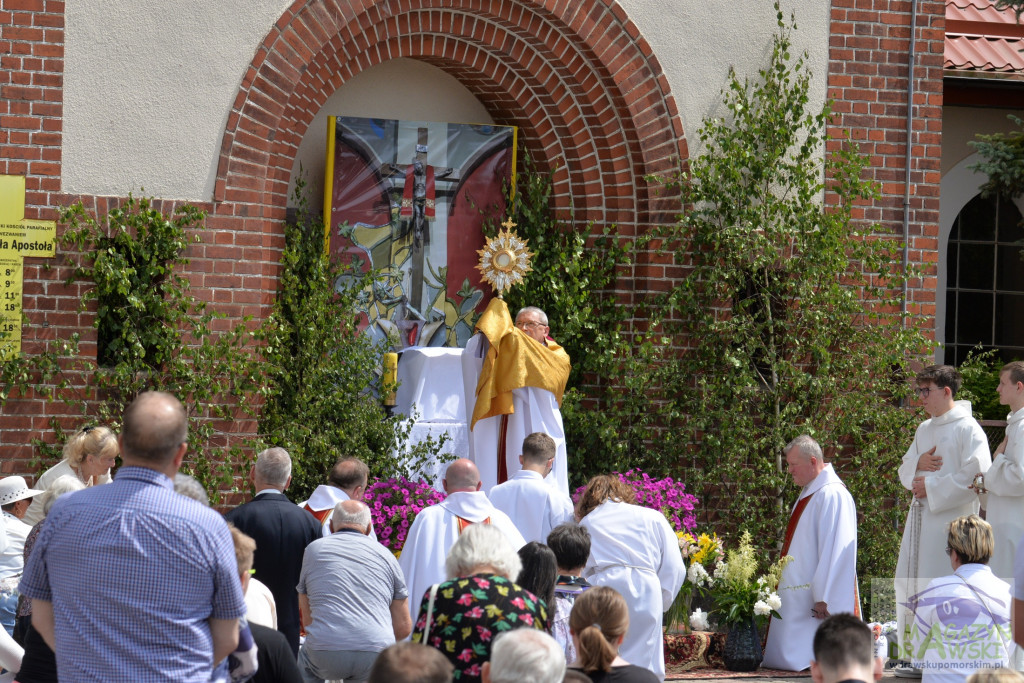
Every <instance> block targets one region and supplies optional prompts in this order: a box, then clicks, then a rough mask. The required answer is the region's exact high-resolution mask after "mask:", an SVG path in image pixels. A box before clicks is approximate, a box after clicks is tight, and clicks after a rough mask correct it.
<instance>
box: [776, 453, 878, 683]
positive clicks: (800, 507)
mask: <svg viewBox="0 0 1024 683" xmlns="http://www.w3.org/2000/svg"><path fill="white" fill-rule="evenodd" d="M784 452H785V454H786V465H787V468H788V470H789V474H790V476H791V477H792V478H793V483H794V484H796V485H797V486H800V487H802V489H801V491H800V496H799V497H798V498H797V501H796V503H795V504H794V505H793V511H792V512H791V513H790V518H789V524H788V526H787V527H786V537H785V539H784V540H783V543H782V554H783V555H789V556H791V557H792V558H793V559H792V561H790V563H789V564H788V565H786V568H785V569H783V571H782V578H781V580H780V581H779V590H778V593H779V597H780V598H782V607H781V608H780V609H779V615H780V616H781V617H782V618H781V619H772V620H771V622H770V623H769V625H768V641H767V642H766V643H765V647H764V662H763V663H762V665H763V666H766V667H768V668H771V669H782V670H784V671H802V670H803V669H806V668H807V667H809V666H810V665H811V660H812V659H813V658H814V647H813V645H814V632H815V630H816V629H817V627H818V626H819V625H820V624H821V620H822V619H825V618H826V617H828V616H829V614H840V613H844V612H848V613H851V614H855V615H859V614H860V601H859V600H858V596H857V507H856V505H855V504H854V502H853V496H851V495H850V492H849V491H847V490H846V486H845V485H844V484H843V482H842V481H840V480H839V477H838V476H836V473H835V471H834V470H833V469H832V465H831V463H826V462H825V459H824V456H823V454H822V452H821V446H819V445H818V443H817V442H816V441H815V440H814V439H812V438H811V437H810V436H807V435H803V436H798V437H797V438H795V439H793V440H792V441H791V442H789V444H787V445H786V448H785V450H784Z"/></svg>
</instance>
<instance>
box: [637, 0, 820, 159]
mask: <svg viewBox="0 0 1024 683" xmlns="http://www.w3.org/2000/svg"><path fill="white" fill-rule="evenodd" d="M619 4H621V5H622V8H623V9H625V10H626V12H627V14H628V15H629V16H630V18H631V19H632V20H633V22H634V23H635V24H636V25H637V28H639V29H640V32H641V33H642V34H643V36H644V37H645V38H646V39H647V42H648V43H650V45H651V49H652V50H653V51H654V54H655V55H657V57H658V61H659V62H660V63H661V68H662V69H663V70H664V72H665V77H666V78H667V79H668V82H669V84H670V86H671V88H672V94H673V96H674V97H675V100H676V105H677V106H678V107H679V116H680V118H681V119H682V122H683V132H684V133H685V135H686V141H687V144H688V146H689V152H690V155H691V156H696V155H698V154H700V152H701V151H702V150H701V149H700V147H699V145H698V140H697V130H698V129H699V128H700V126H701V122H702V121H704V119H706V118H708V117H711V116H721V115H723V114H724V113H725V110H724V108H723V107H722V105H721V101H722V97H721V92H722V88H723V87H725V84H726V79H727V78H728V74H729V68H730V67H733V68H734V69H735V70H736V73H737V74H739V76H740V78H744V77H748V76H749V77H754V76H756V75H757V72H758V70H759V69H761V68H762V67H764V66H766V65H767V61H768V58H769V57H770V56H771V48H772V36H773V35H774V33H775V31H776V29H777V23H776V15H775V8H774V7H772V3H771V2H769V0H700V1H698V2H693V1H691V0H619ZM829 6H830V3H828V2H823V1H822V0H810V1H808V0H782V2H781V8H782V11H783V13H784V17H785V20H786V22H787V26H788V25H789V18H790V16H791V15H792V14H793V13H795V16H796V24H797V30H796V31H794V32H793V33H792V39H793V48H794V50H793V52H792V53H791V55H792V56H793V57H796V56H797V55H798V54H800V53H802V52H804V51H806V52H807V53H808V58H807V67H808V68H809V69H810V71H811V73H812V74H813V79H812V80H811V93H810V97H811V104H812V107H814V108H818V107H821V106H822V105H824V103H825V96H826V93H827V88H826V80H827V77H828V39H829Z"/></svg>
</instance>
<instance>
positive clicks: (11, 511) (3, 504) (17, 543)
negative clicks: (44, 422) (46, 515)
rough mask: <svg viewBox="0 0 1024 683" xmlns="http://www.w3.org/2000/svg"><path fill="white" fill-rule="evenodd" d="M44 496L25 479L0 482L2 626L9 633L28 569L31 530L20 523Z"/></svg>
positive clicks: (0, 599) (0, 480) (0, 597)
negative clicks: (27, 542) (33, 503)
mask: <svg viewBox="0 0 1024 683" xmlns="http://www.w3.org/2000/svg"><path fill="white" fill-rule="evenodd" d="M39 493H42V491H38V490H36V489H30V488H29V487H28V485H27V484H26V483H25V478H24V477H4V478H3V479H0V510H2V511H3V528H4V532H5V533H6V535H7V546H6V547H5V548H4V549H3V552H2V553H0V624H3V627H4V630H5V631H7V633H8V634H11V633H13V631H14V615H15V612H16V611H17V608H18V580H19V579H20V578H21V572H22V570H23V569H24V568H25V559H24V557H23V554H22V553H23V552H24V550H25V539H26V538H27V537H28V533H29V532H30V531H32V527H30V526H29V525H28V524H25V523H24V522H23V521H21V518H22V517H24V516H25V511H26V510H28V506H29V503H30V502H31V501H32V497H33V496H35V495H36V494H39Z"/></svg>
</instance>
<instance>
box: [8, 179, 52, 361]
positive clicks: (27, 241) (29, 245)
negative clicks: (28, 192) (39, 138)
mask: <svg viewBox="0 0 1024 683" xmlns="http://www.w3.org/2000/svg"><path fill="white" fill-rule="evenodd" d="M56 254H57V224H56V223H55V222H54V221H39V220H31V219H28V220H26V218H25V176H15V175H0V359H3V358H10V357H11V356H12V355H16V354H17V353H18V352H19V351H21V294H22V282H23V279H24V275H23V271H24V269H23V262H22V259H23V258H24V257H25V256H56Z"/></svg>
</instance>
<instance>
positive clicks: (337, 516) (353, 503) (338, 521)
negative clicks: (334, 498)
mask: <svg viewBox="0 0 1024 683" xmlns="http://www.w3.org/2000/svg"><path fill="white" fill-rule="evenodd" d="M342 529H356V530H358V531H359V533H362V534H366V533H369V531H370V508H368V507H366V504H365V503H362V502H360V501H358V500H343V501H341V502H340V503H338V504H337V505H335V506H334V514H333V515H332V516H331V530H332V531H340V530H342Z"/></svg>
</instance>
